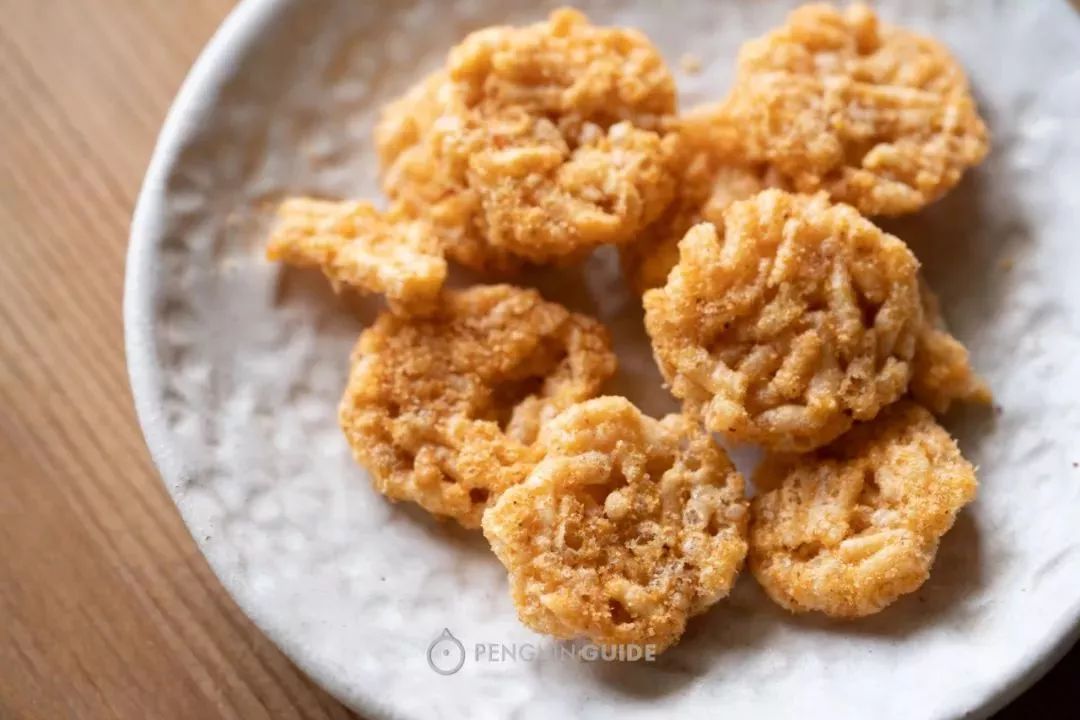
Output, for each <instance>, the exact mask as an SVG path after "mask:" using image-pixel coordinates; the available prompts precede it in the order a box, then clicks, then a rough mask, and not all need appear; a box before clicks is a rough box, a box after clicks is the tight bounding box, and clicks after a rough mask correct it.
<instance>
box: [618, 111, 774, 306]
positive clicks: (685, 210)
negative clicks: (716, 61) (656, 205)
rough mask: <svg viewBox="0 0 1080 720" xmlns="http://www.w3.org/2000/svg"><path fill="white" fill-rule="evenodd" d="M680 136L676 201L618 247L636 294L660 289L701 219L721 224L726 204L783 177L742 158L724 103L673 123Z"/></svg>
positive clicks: (746, 196) (735, 132)
mask: <svg viewBox="0 0 1080 720" xmlns="http://www.w3.org/2000/svg"><path fill="white" fill-rule="evenodd" d="M670 125H671V128H672V130H671V131H672V132H674V133H676V134H677V135H678V136H679V138H680V141H681V142H680V147H679V151H680V153H681V155H680V160H679V163H678V171H677V176H676V177H677V183H676V191H675V199H674V201H672V203H671V204H670V205H669V206H668V208H667V210H666V211H664V214H663V215H661V216H660V217H659V218H657V220H656V221H655V222H653V223H652V224H650V225H649V226H648V227H647V228H645V230H644V231H643V232H642V233H641V235H640V236H639V237H638V239H637V240H635V241H634V242H632V243H629V244H627V245H625V246H623V247H622V248H620V251H619V254H620V257H621V259H622V266H623V272H624V273H625V275H626V278H627V281H628V282H629V283H630V286H631V288H633V289H634V290H635V291H636V292H637V293H639V294H641V293H644V292H645V291H646V290H649V289H651V288H654V287H659V286H661V285H663V284H664V282H665V281H666V280H667V275H668V273H669V272H670V271H671V268H673V267H675V263H677V262H678V261H679V240H681V239H682V237H683V235H685V234H686V231H687V230H689V229H690V228H691V227H692V226H694V225H696V224H697V223H699V222H712V223H719V222H722V214H723V212H724V210H725V209H727V206H728V205H730V204H731V203H733V202H734V201H736V200H743V199H745V198H748V197H750V196H751V195H754V194H755V193H758V192H760V191H761V190H764V189H766V188H768V187H778V186H779V184H780V181H779V178H778V177H777V176H776V173H775V172H773V171H772V170H771V169H770V168H769V166H768V165H763V164H761V163H751V162H749V161H747V160H746V159H745V157H744V153H743V150H742V144H741V142H740V140H739V131H738V128H737V127H735V125H734V124H733V123H732V121H731V119H730V118H729V117H728V116H727V114H726V113H725V112H724V109H723V107H722V106H719V105H709V106H704V107H700V108H696V109H694V110H691V111H690V112H688V113H686V114H685V115H683V116H681V117H679V118H677V119H675V120H673V121H671V123H670Z"/></svg>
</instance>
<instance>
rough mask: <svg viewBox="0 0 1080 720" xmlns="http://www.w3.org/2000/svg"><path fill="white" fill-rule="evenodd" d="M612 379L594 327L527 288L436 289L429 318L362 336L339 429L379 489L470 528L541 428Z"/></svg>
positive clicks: (391, 319) (390, 318)
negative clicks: (440, 293) (435, 301)
mask: <svg viewBox="0 0 1080 720" xmlns="http://www.w3.org/2000/svg"><path fill="white" fill-rule="evenodd" d="M614 371H615V356H614V355H613V354H612V352H611V349H610V344H609V340H608V336H607V332H606V331H605V330H604V328H603V327H602V326H601V325H600V324H599V323H597V322H596V321H595V320H592V319H591V318H587V317H585V316H582V315H577V314H574V313H571V312H570V311H568V310H566V309H565V308H564V307H562V306H561V305H558V304H556V303H551V302H546V301H544V300H543V299H542V298H541V297H540V295H539V294H538V293H537V292H535V291H533V290H525V289H521V288H515V287H512V286H509V285H495V286H488V287H474V288H470V289H468V290H464V291H446V292H444V293H443V296H442V297H441V298H440V301H439V305H438V309H437V312H436V313H435V314H434V315H432V316H429V317H423V318H404V317H401V316H397V315H394V314H391V313H384V314H383V315H381V316H380V317H379V319H378V320H377V321H376V322H375V324H374V325H373V326H372V327H371V328H369V329H368V330H366V331H365V332H364V333H363V335H361V337H360V341H359V343H358V344H357V347H356V350H355V352H354V356H353V366H352V372H351V374H350V376H349V384H348V388H347V389H346V391H345V396H344V398H343V399H342V402H341V408H340V421H341V426H342V429H343V430H344V431H345V435H346V437H347V438H348V440H349V444H350V445H351V446H352V449H353V453H354V455H355V456H356V458H357V461H358V462H360V464H362V465H364V466H365V467H367V468H368V470H369V471H370V472H371V475H372V479H373V481H374V483H375V486H376V488H378V490H379V491H380V492H382V493H383V494H385V495H386V496H388V497H390V498H391V499H393V500H410V501H412V502H415V503H417V504H419V505H420V506H422V507H423V508H424V509H426V510H428V511H429V512H432V513H435V514H438V515H445V516H449V517H452V518H454V519H456V520H457V521H458V522H460V523H461V524H462V525H464V526H466V527H478V526H479V524H480V516H481V514H482V513H483V511H484V508H485V507H487V505H488V504H489V503H491V502H492V501H493V500H494V499H495V498H496V497H497V496H498V494H499V493H500V492H502V491H503V490H504V489H505V488H507V487H509V486H510V485H512V484H514V483H516V482H518V481H520V480H521V479H522V478H524V477H525V475H526V474H527V473H528V472H529V470H530V469H532V467H533V464H534V463H535V461H536V459H537V452H538V451H537V449H536V448H535V447H534V444H535V441H536V438H537V435H538V432H539V428H540V426H541V425H542V424H544V423H545V422H547V421H548V420H549V419H551V418H552V417H554V416H555V415H556V414H557V413H558V412H560V411H561V410H563V409H565V408H566V407H569V406H570V405H573V404H574V403H576V402H579V401H582V400H585V399H588V398H591V397H594V396H595V395H596V394H597V393H598V392H599V390H600V387H601V385H602V384H603V383H604V381H605V380H607V379H608V378H609V377H610V376H611V375H612V373H614Z"/></svg>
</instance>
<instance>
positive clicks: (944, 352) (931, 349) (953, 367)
mask: <svg viewBox="0 0 1080 720" xmlns="http://www.w3.org/2000/svg"><path fill="white" fill-rule="evenodd" d="M919 290H920V293H921V296H922V304H923V318H924V321H923V326H922V329H921V330H920V331H919V336H918V338H917V340H916V342H915V357H914V359H913V364H912V370H913V372H912V375H911V394H912V396H913V397H914V398H915V399H916V400H917V401H919V403H920V404H921V405H924V406H925V407H927V408H929V409H930V410H932V411H933V412H935V413H937V414H939V415H941V414H944V413H946V412H948V410H949V408H950V407H951V406H952V404H953V403H954V402H964V403H976V404H979V405H988V404H990V403H991V402H993V399H994V396H993V394H992V393H991V392H990V386H989V385H987V384H986V381H985V380H983V379H982V378H981V377H979V375H978V373H976V372H975V370H974V369H973V368H972V367H971V357H970V355H969V354H968V350H967V348H966V347H964V345H963V343H961V342H960V341H959V340H957V339H956V338H955V337H953V335H952V333H950V332H949V329H948V328H947V327H946V325H945V319H944V318H943V317H942V315H941V308H940V306H939V303H938V299H937V296H936V295H934V292H933V291H932V290H931V289H930V288H929V287H928V286H927V284H926V282H925V281H922V282H920V284H919Z"/></svg>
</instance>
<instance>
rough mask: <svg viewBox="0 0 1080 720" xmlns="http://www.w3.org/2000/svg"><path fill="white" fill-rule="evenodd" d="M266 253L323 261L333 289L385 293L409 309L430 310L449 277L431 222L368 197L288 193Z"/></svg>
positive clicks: (295, 261)
mask: <svg viewBox="0 0 1080 720" xmlns="http://www.w3.org/2000/svg"><path fill="white" fill-rule="evenodd" d="M278 218H279V221H278V225H277V227H276V228H275V230H274V232H273V234H272V235H271V237H270V242H269V244H268V245H267V248H266V257H267V258H268V259H270V260H279V261H281V262H285V263H288V264H290V265H298V266H302V267H304V266H311V267H319V268H321V269H322V271H323V273H324V274H325V275H326V277H327V278H329V280H330V282H331V284H332V285H333V286H334V289H335V290H340V289H341V288H342V287H343V286H344V287H349V288H352V289H354V290H358V291H360V292H363V293H382V294H384V295H385V296H386V299H387V302H388V303H389V304H390V307H391V308H392V309H394V310H395V311H398V312H402V313H405V314H413V313H425V312H430V311H431V310H432V308H433V307H434V303H435V299H436V298H437V297H438V295H439V291H440V290H441V289H442V286H443V282H444V281H445V280H446V260H445V259H443V256H442V251H441V250H440V248H439V243H438V242H437V241H436V239H435V236H434V234H433V232H432V229H431V227H430V226H429V225H428V224H427V223H426V222H423V221H419V220H410V219H408V218H407V217H404V216H402V215H401V213H400V212H398V211H396V210H391V211H390V212H388V213H381V212H379V211H378V210H376V209H375V208H374V207H373V206H372V205H371V204H370V203H367V202H356V201H346V202H332V201H328V200H314V199H311V198H302V197H296V198H289V199H287V200H285V201H284V202H283V203H282V204H281V206H280V207H279V208H278Z"/></svg>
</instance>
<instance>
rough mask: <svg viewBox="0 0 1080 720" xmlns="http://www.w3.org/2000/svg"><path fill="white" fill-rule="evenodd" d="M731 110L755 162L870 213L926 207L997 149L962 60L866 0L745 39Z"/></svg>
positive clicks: (809, 9) (796, 185)
mask: <svg viewBox="0 0 1080 720" xmlns="http://www.w3.org/2000/svg"><path fill="white" fill-rule="evenodd" d="M726 109H727V112H729V113H730V114H731V115H732V117H733V118H734V119H735V121H736V123H737V124H738V126H739V128H740V129H741V130H742V132H743V139H744V141H745V143H746V147H747V150H748V153H749V154H750V157H751V158H753V159H756V160H760V161H762V162H768V163H770V164H772V165H773V166H774V167H776V169H777V170H778V171H779V172H780V173H781V174H782V175H783V176H784V177H785V179H787V180H788V181H789V182H790V183H791V185H792V187H793V189H795V190H797V191H799V192H816V191H818V190H825V191H827V192H828V193H829V194H830V196H832V198H833V199H834V200H837V201H842V202H846V203H849V204H851V205H854V206H855V207H856V208H857V209H858V210H859V211H860V212H862V213H863V214H866V215H899V214H902V213H910V212H914V211H916V210H919V209H920V208H922V207H923V206H925V205H927V204H928V203H930V202H932V201H934V200H935V199H937V198H938V197H940V196H941V195H943V194H944V193H945V192H946V191H948V190H949V189H950V188H951V187H953V186H954V185H956V183H957V182H959V180H960V177H961V175H963V173H964V171H965V170H966V169H967V168H969V167H972V166H974V165H977V164H978V163H979V162H980V161H981V160H982V159H983V157H984V156H985V155H986V152H987V150H988V149H989V139H988V133H987V130H986V126H985V125H984V124H983V121H982V119H981V118H980V117H979V114H978V112H977V110H976V107H975V102H974V100H973V99H972V96H971V92H970V90H969V88H968V82H967V78H966V77H965V75H964V71H963V70H962V69H961V67H960V65H959V64H958V63H957V61H956V60H955V59H954V58H953V57H952V56H951V55H950V54H949V52H948V51H947V50H946V49H945V48H944V47H943V46H942V45H941V44H940V43H938V42H937V41H935V40H933V39H931V38H928V37H924V36H922V35H918V34H916V33H913V32H911V31H908V30H905V29H902V28H898V27H893V26H890V25H886V24H884V23H880V22H878V19H877V17H876V16H875V15H874V13H873V11H872V10H870V9H869V8H867V7H866V6H865V5H853V6H851V7H849V8H848V9H847V10H846V11H843V12H841V11H839V10H836V9H835V8H832V7H830V6H828V5H807V6H804V7H801V8H799V9H797V10H795V11H794V12H792V13H791V15H790V16H789V17H788V21H787V24H786V25H784V26H783V27H781V28H779V29H778V30H774V31H773V32H770V33H768V34H767V35H765V36H764V37H761V38H759V39H756V40H753V41H750V42H748V43H746V44H745V45H744V46H743V48H742V50H741V51H740V53H739V62H738V71H737V77H736V81H735V86H734V88H733V90H732V92H731V95H730V96H729V98H728V101H727V104H726Z"/></svg>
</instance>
